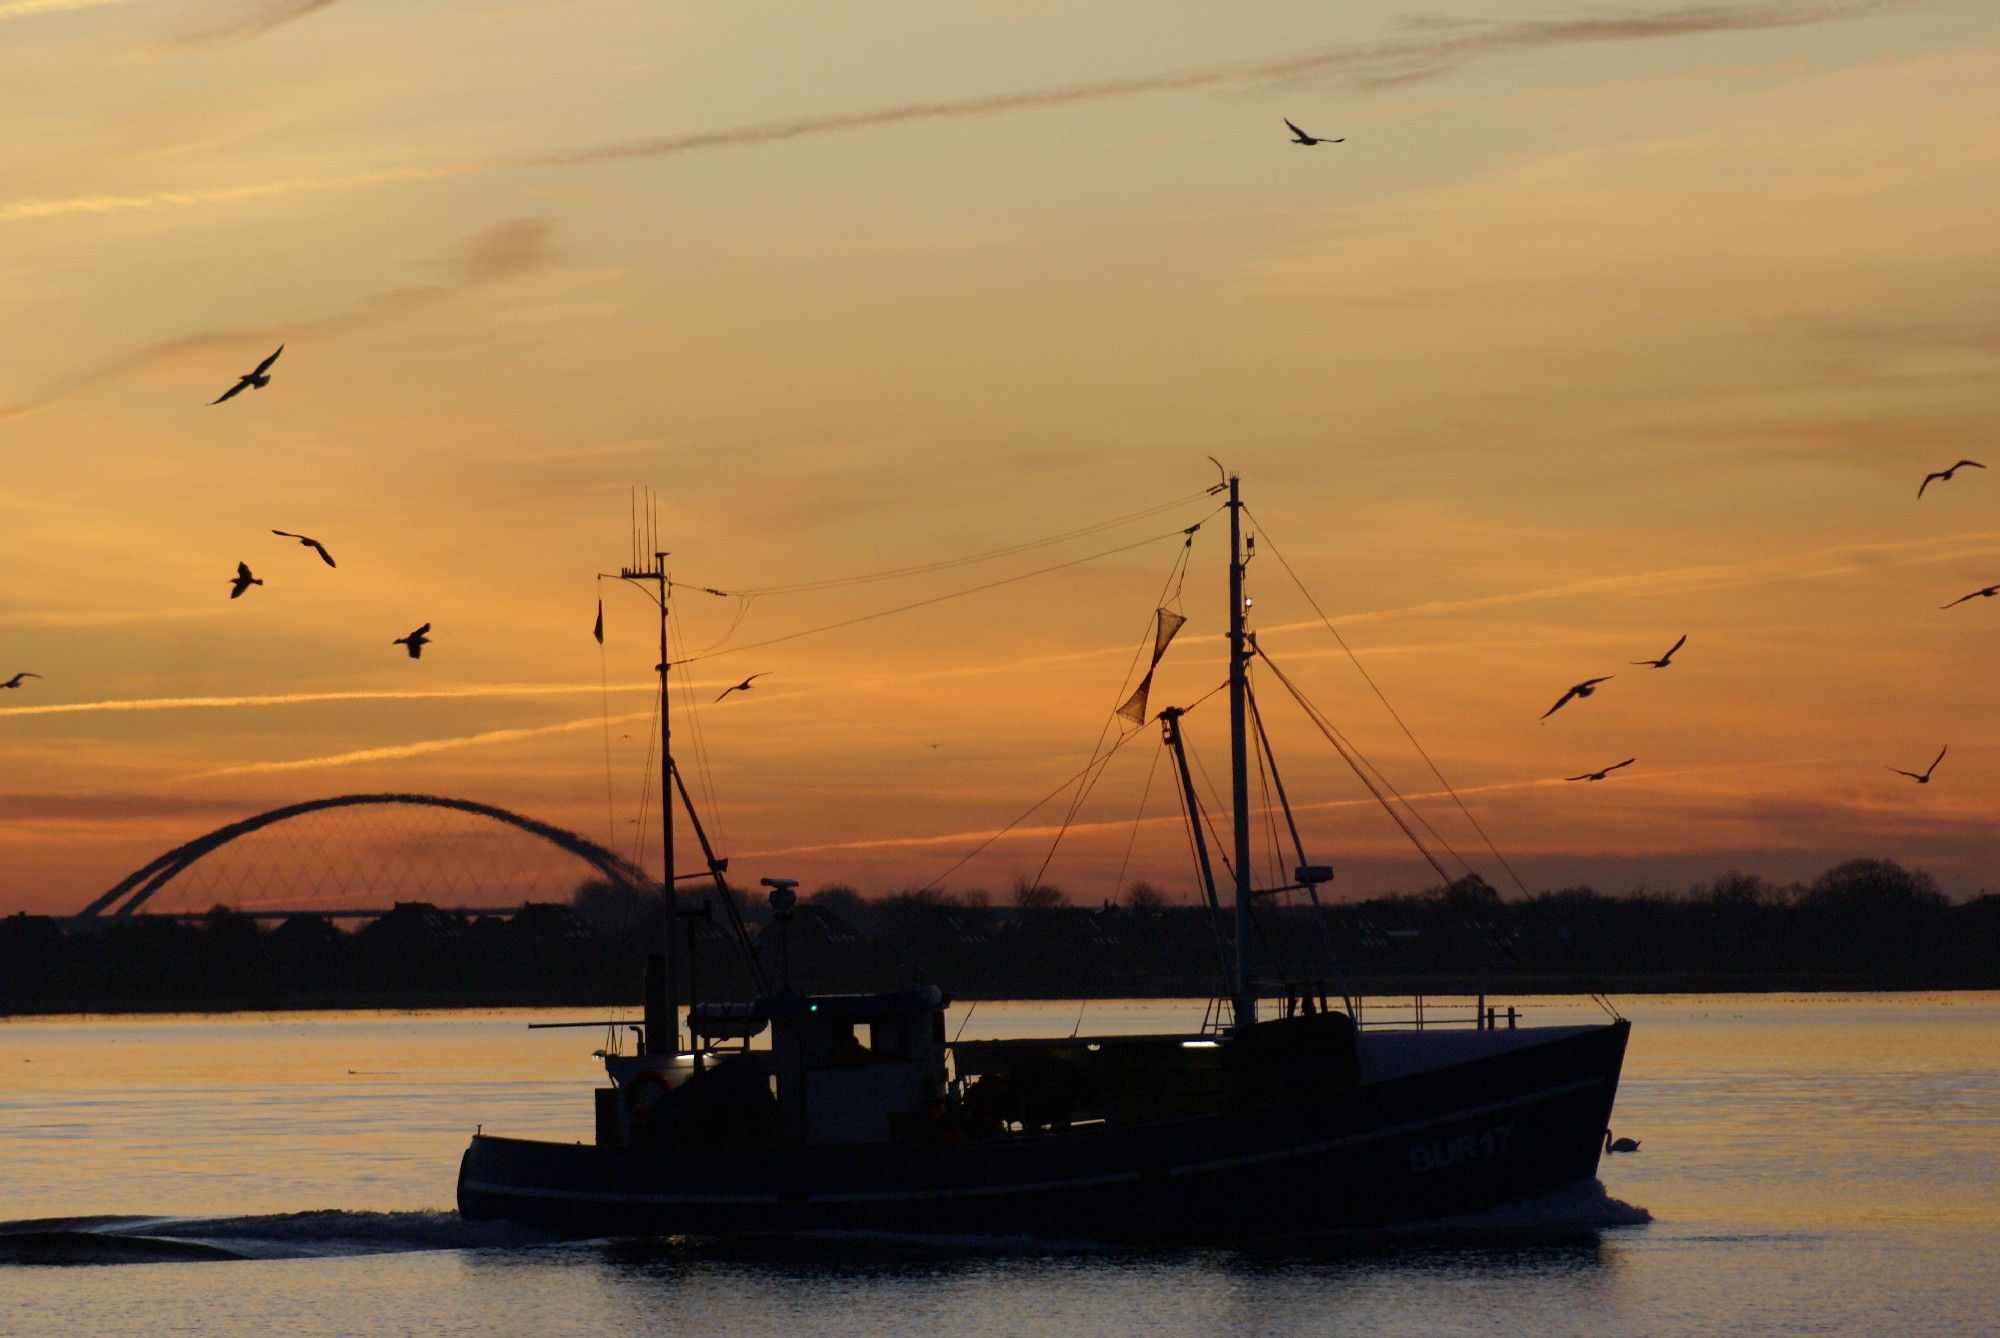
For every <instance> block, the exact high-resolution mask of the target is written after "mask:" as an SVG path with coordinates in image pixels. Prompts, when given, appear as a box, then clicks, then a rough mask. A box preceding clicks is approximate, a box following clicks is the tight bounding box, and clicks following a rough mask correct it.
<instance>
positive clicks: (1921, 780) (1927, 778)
mask: <svg viewBox="0 0 2000 1338" xmlns="http://www.w3.org/2000/svg"><path fill="white" fill-rule="evenodd" d="M1950 747H1951V745H1950V744H1946V745H1945V746H1944V748H1940V749H1938V755H1937V756H1936V757H1933V758H1932V759H1931V764H1930V765H1929V766H1927V767H1925V768H1924V774H1923V775H1921V776H1919V775H1918V774H1917V773H1916V772H1914V771H1905V770H1903V769H1902V768H1901V767H1890V768H1889V770H1891V771H1893V772H1895V773H1896V774H1897V775H1898V776H1908V777H1909V778H1910V779H1911V780H1913V781H1915V782H1916V783H1917V784H1919V785H1929V784H1930V783H1931V773H1932V772H1933V771H1936V770H1937V764H1938V763H1940V762H1942V761H1944V755H1945V750H1946V749H1948V748H1950Z"/></svg>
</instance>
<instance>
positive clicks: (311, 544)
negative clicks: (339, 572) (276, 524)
mask: <svg viewBox="0 0 2000 1338" xmlns="http://www.w3.org/2000/svg"><path fill="white" fill-rule="evenodd" d="M271 533H273V534H280V535H283V536H284V537H285V538H287V539H297V540H298V541H299V544H300V546H301V547H303V548H310V549H312V551H313V552H315V553H317V554H319V558H320V561H322V562H324V563H326V565H327V566H329V567H331V566H333V565H334V561H333V554H331V553H329V552H327V551H326V545H325V544H323V543H321V542H320V541H319V540H317V539H308V538H306V537H305V536H304V535H303V534H293V533H292V532H291V531H290V530H272V531H271Z"/></svg>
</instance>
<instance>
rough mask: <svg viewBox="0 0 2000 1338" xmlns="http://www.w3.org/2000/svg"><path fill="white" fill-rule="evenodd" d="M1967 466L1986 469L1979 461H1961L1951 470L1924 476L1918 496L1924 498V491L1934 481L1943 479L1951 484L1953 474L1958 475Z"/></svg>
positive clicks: (1942, 470)
mask: <svg viewBox="0 0 2000 1338" xmlns="http://www.w3.org/2000/svg"><path fill="white" fill-rule="evenodd" d="M1967 465H1971V466H1972V467H1973V468H1974V469H1984V468H1986V466H1985V465H1982V464H1980V463H1979V462H1978V461H1977V460H1960V461H1959V462H1958V463H1957V464H1955V465H1953V466H1952V467H1951V468H1950V469H1940V470H1938V471H1937V472H1936V473H1932V474H1926V475H1924V481H1923V482H1922V483H1919V484H1918V485H1917V496H1919V497H1922V496H1923V495H1924V489H1925V488H1928V487H1930V486H1931V483H1932V481H1934V480H1940V479H1941V480H1944V481H1947V482H1949V481H1950V479H1951V476H1952V475H1953V474H1956V473H1957V472H1958V471H1959V470H1961V469H1963V468H1965V467H1966V466H1967Z"/></svg>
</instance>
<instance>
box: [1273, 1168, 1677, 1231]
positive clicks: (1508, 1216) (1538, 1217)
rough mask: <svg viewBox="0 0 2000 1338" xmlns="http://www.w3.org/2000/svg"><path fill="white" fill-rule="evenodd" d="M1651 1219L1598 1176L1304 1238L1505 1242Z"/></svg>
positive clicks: (1623, 1225)
mask: <svg viewBox="0 0 2000 1338" xmlns="http://www.w3.org/2000/svg"><path fill="white" fill-rule="evenodd" d="M1652 1220H1653V1215H1652V1214H1651V1213H1650V1212H1647V1211H1646V1210H1645V1209H1644V1208H1641V1207H1639V1206H1638V1205H1637V1204H1633V1203H1627V1202H1625V1201H1624V1200H1623V1199H1615V1198H1613V1197H1612V1196H1611V1193H1610V1191H1608V1190H1606V1189H1605V1188H1604V1182H1603V1181H1602V1180H1578V1181H1574V1182H1572V1183H1570V1184H1567V1185H1563V1186H1561V1187H1559V1188H1557V1189H1553V1190H1550V1191H1549V1192H1548V1193H1546V1194H1538V1195H1536V1196H1535V1197H1534V1198H1531V1199H1522V1200H1520V1201H1519V1202H1517V1203H1509V1204H1503V1205H1502V1206H1500V1207H1498V1208H1487V1209H1484V1210H1482V1211H1480V1212H1476V1213H1465V1214H1462V1215H1461V1216H1458V1217H1440V1218H1434V1219H1432V1220H1430V1221H1425V1222H1411V1223H1408V1224H1406V1225H1403V1226H1394V1227H1374V1228H1369V1229H1367V1230H1361V1231H1336V1232H1327V1233H1317V1234H1315V1235H1313V1236H1311V1237H1308V1238H1305V1239H1307V1240H1312V1241H1323V1242H1326V1243H1328V1244H1338V1245H1369V1244H1377V1243H1379V1244H1383V1245H1389V1246H1394V1245H1397V1244H1399V1243H1410V1242H1413V1241H1420V1242H1463V1243H1466V1244H1506V1243H1509V1242H1516V1241H1537V1240H1566V1239H1576V1238H1579V1237H1592V1236H1595V1235H1596V1234H1597V1233H1598V1232H1599V1231H1602V1230H1605V1229H1606V1228H1609V1227H1629V1226H1643V1225H1645V1224H1646V1223H1648V1222H1651V1221H1652Z"/></svg>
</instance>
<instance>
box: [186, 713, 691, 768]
mask: <svg viewBox="0 0 2000 1338" xmlns="http://www.w3.org/2000/svg"><path fill="white" fill-rule="evenodd" d="M652 714H653V713H652V712H651V711H628V712H626V713H625V714H623V715H614V716H611V717H609V718H608V719H609V723H611V724H617V725H622V724H624V723H626V722H627V721H632V720H650V719H651V718H652ZM606 723H607V718H606V717H604V716H596V715H594V716H589V717H587V718H585V719H582V720H566V721H564V722H563V723H562V724H560V725H532V726H528V727H525V728H520V729H489V730H487V731H485V732H484V733H482V734H461V735H459V736H457V737H456V738H449V739H420V740H418V741H417V742H415V743H392V744H388V745H386V746H384V747H381V748H359V749H356V750H355V751H353V752H348V753H330V754H328V755H326V756H324V757H298V758H292V759H290V760H288V761H284V762H248V763H245V764H243V765H241V766H234V767H220V768H218V769H216V770H214V771H198V772H195V773H194V774H192V775H190V776H188V777H186V778H185V779H187V780H210V779H213V778H215V777H217V776H248V775H254V774H259V773H262V772H268V771H309V770H315V769H318V768H321V767H349V766H354V765H356V764H358V763H362V762H395V761H400V760H401V759H403V758H406V757H424V756H427V755H429V754H431V753H442V752H448V751H450V750H452V749H455V748H473V747H477V746H479V745H481V744H487V743H513V742H515V741H516V740H518V739H535V738H541V737H542V736H544V735H548V734H569V733H573V732H575V731H577V730H581V729H597V728H601V727H602V726H603V725H604V724H606Z"/></svg>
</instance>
